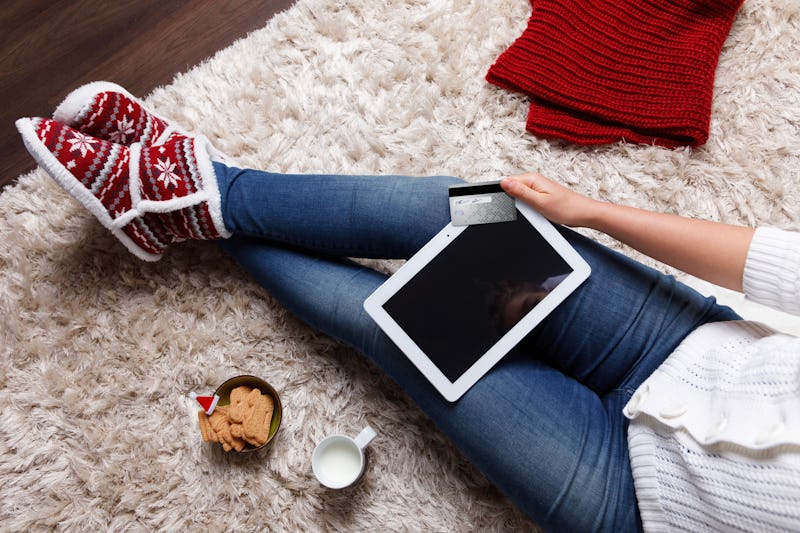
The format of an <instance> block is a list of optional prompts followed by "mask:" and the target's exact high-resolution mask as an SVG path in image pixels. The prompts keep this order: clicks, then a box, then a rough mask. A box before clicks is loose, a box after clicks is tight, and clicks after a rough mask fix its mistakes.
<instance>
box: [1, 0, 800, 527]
mask: <svg viewBox="0 0 800 533" xmlns="http://www.w3.org/2000/svg"><path fill="white" fill-rule="evenodd" d="M529 12H530V5H529V2H528V1H527V0H494V1H485V0H472V1H470V0H410V1H407V2H391V1H388V0H299V2H298V3H297V4H296V5H295V6H294V7H293V8H291V9H290V10H288V11H286V12H284V13H282V14H280V15H278V16H277V17H275V18H274V19H272V20H271V21H270V23H269V24H268V25H267V26H266V27H265V28H263V29H261V30H259V31H256V32H254V33H252V34H250V35H249V36H248V37H247V38H245V39H242V40H240V41H238V42H236V43H234V44H233V45H232V46H230V47H229V48H227V49H225V50H222V51H221V52H219V53H218V54H217V55H216V56H215V57H213V58H212V59H210V60H209V61H207V62H205V63H203V64H201V65H199V66H197V67H196V68H194V69H192V70H191V71H189V72H188V73H186V74H182V75H179V76H177V77H176V78H175V80H174V82H173V83H172V84H170V85H169V86H166V87H162V88H159V89H158V90H156V91H155V92H153V93H152V94H150V95H147V102H148V103H149V104H150V105H151V106H152V107H154V108H155V109H156V110H157V111H158V112H160V113H162V114H164V115H166V116H168V117H172V118H173V119H175V120H177V121H178V122H180V123H183V124H184V125H185V126H186V127H188V128H191V129H194V130H196V131H202V132H204V133H205V134H206V135H207V136H209V137H210V138H211V140H212V142H214V143H215V144H216V145H217V146H218V147H219V148H220V149H222V150H223V151H225V152H227V153H229V154H232V155H234V156H235V157H237V158H238V159H239V160H240V161H241V162H242V163H243V164H245V165H250V166H254V167H259V168H263V169H266V170H271V171H279V172H298V173H310V172H314V173H319V172H325V173H363V174H376V175H379V174H395V173H403V174H411V175H429V174H452V175H457V176H462V177H464V178H466V179H468V180H471V181H475V180H483V179H493V178H498V177H500V176H503V175H507V174H512V173H518V172H521V171H525V170H541V171H542V172H543V173H546V174H548V175H550V176H552V177H554V178H555V179H557V180H559V181H560V182H562V183H565V184H567V185H569V186H571V187H573V188H575V189H576V190H578V191H580V192H582V193H586V194H589V195H591V196H593V197H598V198H603V199H609V200H613V201H618V202H624V203H627V204H630V205H634V206H640V207H648V208H654V209H657V210H661V211H669V212H675V213H682V214H685V215H690V216H696V217H705V218H711V219H715V220H721V221H725V222H730V223H742V224H748V225H757V224H770V225H776V226H781V227H796V219H797V213H798V211H799V209H800V194H798V191H797V183H798V181H800V4H798V3H797V2H769V1H767V0H746V1H745V3H744V6H743V8H742V10H741V11H740V13H739V15H738V16H737V18H736V21H735V23H734V25H733V29H732V31H731V34H730V36H729V38H728V40H727V41H726V43H725V47H724V49H723V51H722V56H721V59H720V63H719V67H718V71H717V77H716V81H715V88H714V103H713V115H712V123H711V138H710V140H709V142H708V143H707V144H706V145H705V146H703V147H701V148H698V149H694V150H691V149H678V150H667V149H663V148H658V147H648V146H637V145H630V144H623V143H618V144H614V145H610V146H602V147H579V146H574V145H570V144H565V143H559V142H553V141H547V140H542V139H537V138H535V137H533V136H531V135H530V134H528V133H526V132H525V131H524V123H525V117H526V113H527V101H526V98H525V97H524V96H522V95H519V94H512V93H509V92H507V91H504V90H500V89H498V88H496V87H494V86H490V85H489V84H487V83H486V82H485V81H484V75H485V73H486V70H487V69H488V67H489V66H490V65H491V64H492V62H493V61H494V59H495V58H496V56H497V55H498V54H499V53H501V52H502V51H503V50H504V49H505V48H506V47H507V46H508V45H509V44H510V43H511V42H513V40H514V39H515V38H516V37H517V36H518V35H519V34H520V33H521V32H522V30H523V28H524V27H525V24H526V21H527V17H528V15H529ZM86 81H91V80H86ZM112 81H113V80H112ZM70 89H72V88H71V87H70V88H60V87H59V88H54V91H63V93H66V92H67V91H68V90H70ZM375 179H380V178H375ZM598 238H600V239H601V240H603V242H606V243H608V244H610V245H612V246H615V247H616V246H618V245H617V244H616V243H613V242H611V241H610V240H609V239H607V238H605V237H603V236H598ZM0 242H2V246H0V272H1V274H0V313H2V329H1V330H0V385H1V386H2V395H1V396H0V412H2V424H0V477H1V478H2V484H0V524H2V526H0V527H1V528H2V529H4V530H9V531H23V530H27V531H31V530H33V531H36V530H48V529H58V530H113V531H146V530H171V531H184V530H189V531H191V530H206V531H218V530H232V531H253V530H272V531H332V530H347V531H372V530H377V529H382V530H390V531H520V530H534V529H535V525H534V524H533V523H532V522H531V521H530V520H529V519H528V518H526V517H525V516H524V515H523V514H522V513H521V512H520V511H519V510H517V509H516V508H515V507H514V506H513V505H512V504H511V503H510V502H509V501H508V500H507V499H506V498H505V497H504V496H503V495H502V494H501V493H500V492H499V491H497V490H496V489H495V488H493V487H492V486H491V485H490V484H489V483H488V482H487V481H486V480H485V478H484V477H483V476H482V475H481V474H480V473H479V472H478V471H477V470H476V469H474V468H473V467H472V466H471V465H470V464H469V463H468V462H467V461H466V460H465V459H464V458H463V457H462V456H461V455H460V454H459V452H458V451H457V450H456V449H455V448H454V447H453V446H452V445H451V444H449V443H448V442H447V441H446V440H445V439H444V438H443V436H442V435H441V434H440V433H439V432H438V431H437V429H436V428H435V427H434V426H433V425H432V424H431V423H430V422H429V421H428V420H427V419H426V417H425V416H424V415H423V414H422V413H421V412H420V411H419V410H418V409H417V408H416V407H415V406H414V405H413V404H412V403H411V402H410V401H409V400H408V399H407V397H406V396H405V395H404V393H403V392H402V391H401V390H400V389H399V388H398V387H397V386H396V385H395V384H394V383H393V382H392V381H391V380H389V379H388V378H386V377H385V376H383V375H382V374H381V372H380V371H379V370H378V369H376V368H375V367H374V366H373V365H372V364H371V363H369V362H367V361H366V360H364V359H363V358H361V357H360V356H359V355H357V354H356V353H354V352H353V351H351V350H349V349H346V348H343V347H341V346H339V345H337V344H336V343H335V342H333V341H332V340H330V339H328V338H326V337H324V336H321V335H319V334H317V333H316V332H314V331H313V330H311V329H309V328H307V327H306V326H304V325H303V324H302V323H300V322H299V321H298V320H296V319H295V318H293V317H292V316H289V315H288V314H287V313H286V312H285V311H284V310H283V309H282V308H281V307H280V306H279V305H278V304H277V303H276V302H275V301H274V300H273V299H272V298H271V297H270V296H269V295H268V294H266V293H265V292H264V291H263V290H262V289H261V288H260V287H259V286H257V285H256V284H255V283H253V282H252V281H251V280H250V279H248V277H247V276H246V275H245V274H244V273H243V272H242V271H241V270H239V269H238V268H237V267H236V266H235V265H234V264H233V263H232V262H231V261H230V260H229V259H227V258H226V256H225V255H224V254H223V253H222V252H220V251H219V249H218V248H217V247H216V246H214V245H213V244H208V243H197V244H187V245H184V246H180V247H177V248H175V249H172V250H170V251H168V253H167V256H166V257H165V258H164V259H163V260H162V261H161V262H159V263H156V264H147V263H144V262H141V261H138V260H136V259H135V258H134V257H133V256H131V255H130V254H129V253H128V252H127V251H125V249H124V248H123V247H122V246H121V245H120V244H119V243H117V242H116V241H115V240H114V239H113V238H112V237H111V236H110V235H108V234H107V233H106V232H105V231H104V230H103V229H102V228H101V227H100V225H99V224H98V223H97V222H96V221H95V220H94V219H93V218H92V217H91V216H90V215H89V214H88V213H86V212H85V211H84V210H83V209H81V208H80V207H79V206H78V204H77V203H76V202H75V201H73V200H72V199H71V198H70V197H68V196H67V195H66V194H65V193H64V192H62V191H61V190H60V189H59V188H58V187H57V186H56V185H55V184H54V183H53V182H51V180H50V179H49V178H48V177H47V176H46V175H45V174H44V173H43V172H42V171H40V170H37V171H34V172H32V173H29V174H27V175H25V176H22V177H21V178H20V179H19V180H18V182H17V184H16V185H15V186H13V187H11V188H10V189H8V190H6V191H5V192H4V193H3V194H2V195H1V196H0ZM625 251H626V252H630V251H629V250H625ZM394 266H395V265H392V264H387V265H386V267H387V268H393V267H394ZM656 266H658V267H659V268H663V267H662V266H660V265H656ZM686 279H687V280H688V281H689V282H690V283H694V284H696V285H697V286H698V287H700V288H701V289H703V290H706V291H708V292H710V293H714V294H719V295H720V296H721V297H722V298H723V299H725V300H726V301H731V302H732V303H733V304H734V305H735V306H737V309H740V310H741V311H742V312H743V313H745V314H746V315H747V316H752V317H757V318H760V319H762V320H767V321H770V322H773V323H775V324H778V325H779V326H781V327H783V328H785V329H787V330H790V331H795V332H797V331H800V328H798V326H797V321H796V319H793V318H789V317H785V316H783V315H779V314H777V313H773V312H771V311H768V310H764V309H762V308H759V307H757V306H755V305H753V304H749V303H747V302H744V301H743V300H742V299H741V298H739V297H737V296H735V295H732V294H730V293H727V292H724V291H720V290H718V289H716V288H714V287H712V286H709V285H706V284H701V283H699V282H697V281H695V280H691V279H688V278H686ZM242 373H253V374H257V375H260V376H262V377H264V378H265V379H267V380H268V381H270V382H271V383H272V384H273V385H274V386H275V387H276V388H277V389H278V390H279V391H280V392H281V395H282V399H283V405H284V407H285V417H284V421H283V425H282V427H281V430H280V432H279V433H278V435H277V437H276V439H275V440H274V441H273V442H272V443H271V445H270V446H269V447H268V448H267V449H266V450H263V451H261V452H259V453H256V454H249V455H246V456H236V455H228V454H224V453H222V452H221V451H220V450H219V449H218V448H216V447H215V446H211V445H205V444H203V443H201V442H200V437H199V433H198V429H197V420H196V416H195V412H196V405H195V404H194V402H192V401H191V400H190V399H189V398H187V396H186V395H187V393H188V392H189V391H192V390H195V391H210V390H213V388H214V387H215V386H216V385H218V384H220V383H221V382H222V381H224V380H225V379H226V378H228V377H231V376H233V375H237V374H242ZM365 424H370V425H372V426H373V427H374V428H375V429H377V430H378V432H379V435H378V437H377V438H376V439H375V440H374V441H373V443H372V444H371V445H370V464H369V469H368V471H367V473H366V475H365V477H364V479H363V481H362V482H361V484H360V485H358V486H357V487H356V488H354V489H352V490H349V491H345V492H341V493H339V492H332V491H329V490H326V489H324V488H321V487H320V486H319V484H318V483H317V482H316V481H315V480H314V478H313V476H312V474H311V465H310V456H311V452H312V450H313V447H314V443H315V442H316V441H318V440H319V439H321V438H322V437H323V436H324V435H326V434H328V433H331V432H344V433H351V434H355V432H357V431H358V430H359V429H361V427H363V426H364V425H365ZM532 445H535V444H532ZM530 482H531V483H536V480H535V479H532V480H530Z"/></svg>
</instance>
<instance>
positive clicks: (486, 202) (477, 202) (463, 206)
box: [448, 180, 517, 226]
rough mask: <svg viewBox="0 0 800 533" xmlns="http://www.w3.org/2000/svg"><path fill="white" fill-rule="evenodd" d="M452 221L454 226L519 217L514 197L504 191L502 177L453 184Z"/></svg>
mask: <svg viewBox="0 0 800 533" xmlns="http://www.w3.org/2000/svg"><path fill="white" fill-rule="evenodd" d="M448 193H449V195H450V221H451V222H452V223H453V225H454V226H471V225H473V224H493V223H495V222H509V221H511V220H516V219H517V208H516V206H515V205H514V199H513V198H512V197H511V196H509V195H508V194H506V193H505V191H503V189H502V187H500V181H499V180H498V181H484V182H480V183H463V184H458V185H451V186H450V187H449V188H448Z"/></svg>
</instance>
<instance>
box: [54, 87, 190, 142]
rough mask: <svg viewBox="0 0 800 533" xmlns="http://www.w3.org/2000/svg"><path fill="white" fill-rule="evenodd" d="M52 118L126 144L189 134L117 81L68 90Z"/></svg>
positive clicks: (100, 137)
mask: <svg viewBox="0 0 800 533" xmlns="http://www.w3.org/2000/svg"><path fill="white" fill-rule="evenodd" d="M53 119H54V120H55V121H56V122H61V123H62V124H65V125H67V126H69V127H71V128H74V129H76V130H78V131H80V132H82V133H87V134H89V135H91V136H92V137H96V138H98V139H103V140H106V141H111V142H113V143H118V144H122V145H125V146H129V145H131V144H133V143H135V142H140V143H142V144H143V145H145V146H151V145H154V144H163V143H164V142H166V141H167V140H168V139H169V138H170V137H171V136H172V135H173V134H174V133H180V134H182V135H184V136H188V135H187V134H186V133H185V132H184V131H183V130H182V129H181V128H180V127H179V126H178V125H177V124H175V123H174V122H173V121H171V120H168V119H166V118H162V117H159V116H158V115H156V114H155V113H153V112H152V111H150V110H148V109H147V108H146V107H145V106H144V104H142V102H140V101H139V99H137V98H136V97H135V96H133V95H132V94H131V93H129V92H128V91H127V90H125V89H124V88H123V87H120V86H119V85H117V84H116V83H111V82H108V81H95V82H92V83H87V84H86V85H82V86H80V87H78V88H77V89H75V90H74V91H72V92H71V93H69V94H68V95H67V97H66V98H65V99H64V101H63V102H61V103H60V104H59V105H58V107H57V108H56V110H55V111H54V112H53Z"/></svg>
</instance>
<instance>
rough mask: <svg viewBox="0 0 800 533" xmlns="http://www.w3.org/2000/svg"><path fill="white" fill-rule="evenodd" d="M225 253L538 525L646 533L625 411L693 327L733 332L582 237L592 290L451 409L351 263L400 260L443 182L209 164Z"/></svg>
mask: <svg viewBox="0 0 800 533" xmlns="http://www.w3.org/2000/svg"><path fill="white" fill-rule="evenodd" d="M215 170H216V172H217V175H218V179H219V185H220V191H221V195H222V207H223V217H224V221H225V225H226V226H227V227H228V228H229V229H230V230H232V231H233V233H234V236H233V237H232V238H230V239H228V240H225V241H224V242H223V243H222V246H223V247H224V248H225V250H226V251H227V252H228V253H229V254H230V255H231V256H232V257H233V258H234V259H235V260H236V261H237V262H238V263H240V264H241V265H242V266H243V267H244V268H245V269H246V270H247V271H249V272H250V273H251V274H252V275H253V276H254V277H255V279H256V280H258V282H259V283H260V284H261V285H263V286H264V287H265V288H266V289H267V290H268V291H269V292H270V294H272V295H273V296H274V297H276V298H277V299H278V300H279V301H280V302H282V304H283V305H285V306H286V307H287V308H288V309H289V310H290V311H291V312H293V313H294V314H295V315H297V316H298V317H300V318H301V319H302V320H304V321H305V322H306V323H308V324H309V325H311V326H313V327H315V328H317V329H319V330H321V331H323V332H325V333H327V334H328V335H331V336H333V337H335V338H337V339H339V340H341V341H342V342H344V343H347V344H349V345H350V346H352V347H354V348H355V349H356V350H358V351H360V352H361V353H363V354H365V355H366V356H367V357H369V358H370V359H371V360H373V361H374V362H375V363H377V364H378V365H379V366H380V367H381V368H382V369H383V370H385V371H386V372H387V373H388V374H389V375H390V376H391V377H392V378H393V379H394V380H395V381H396V382H397V383H398V384H399V385H400V387H402V388H403V390H405V391H406V393H408V395H409V396H410V397H411V398H412V399H413V400H414V401H415V402H416V403H417V404H418V405H419V406H420V407H421V408H422V409H423V410H424V411H425V413H427V415H428V416H429V417H430V418H431V419H432V420H433V421H434V422H435V423H436V425H437V426H438V427H439V428H440V429H441V430H442V431H443V432H444V433H445V434H446V435H447V436H448V437H449V438H450V439H451V440H452V441H453V443H455V445H456V446H457V447H458V448H459V449H460V450H461V451H462V452H463V453H464V454H465V455H466V456H467V457H468V458H469V459H470V460H471V461H472V462H473V463H474V464H475V465H476V466H477V467H478V468H479V469H480V470H481V471H482V472H483V473H484V474H485V475H486V477H487V478H488V479H489V480H491V481H492V482H493V483H494V484H495V485H496V486H497V487H498V488H500V489H501V490H502V491H503V492H504V493H505V494H506V495H507V496H508V497H509V498H510V499H511V500H513V501H514V502H515V503H516V505H518V506H519V507H520V508H521V509H522V510H523V511H524V512H525V513H527V514H528V515H529V516H530V517H531V518H532V519H533V520H534V521H536V522H537V523H538V524H540V525H542V526H543V527H545V528H547V529H552V530H555V531H615V532H619V531H636V530H640V529H641V523H640V520H639V515H638V509H637V505H636V497H635V494H634V488H633V479H632V476H631V468H630V463H629V460H628V449H627V440H626V432H627V426H628V423H627V420H626V419H625V418H624V417H623V415H622V407H623V406H624V405H625V403H626V402H627V401H628V399H629V398H630V396H631V395H632V394H633V391H634V390H635V389H636V388H637V386H638V385H639V384H640V383H641V382H642V381H643V380H644V379H645V378H647V376H649V375H650V373H651V372H653V370H654V369H655V368H656V367H658V365H659V364H661V362H662V361H663V360H664V359H665V358H666V357H667V356H668V355H669V354H670V353H671V352H672V351H673V349H674V348H675V347H676V346H677V345H678V343H680V342H681V340H682V339H683V338H684V337H686V335H688V334H689V333H690V332H691V331H692V330H694V329H695V328H697V327H698V326H699V325H701V324H703V323H706V322H712V321H718V320H733V319H737V318H738V317H737V316H736V314H735V313H734V312H733V311H731V310H730V309H728V308H727V307H722V306H719V305H717V304H716V303H715V301H714V299H712V298H705V297H703V296H702V295H700V294H698V293H697V292H695V291H693V290H691V289H690V288H688V287H686V286H685V285H682V284H680V283H678V282H676V281H675V280H674V279H673V278H672V277H669V276H666V275H664V274H662V273H660V272H658V271H656V270H653V269H651V268H648V267H646V266H644V265H642V264H640V263H638V262H635V261H633V260H631V259H629V258H627V257H625V256H623V255H621V254H619V253H617V252H615V251H613V250H610V249H608V248H606V247H604V246H602V245H600V244H598V243H596V242H594V241H592V240H590V239H587V238H585V237H583V236H581V235H580V234H578V233H576V232H574V231H572V230H569V229H566V228H559V231H561V232H562V234H563V235H564V236H565V237H566V238H567V240H568V241H569V242H570V243H571V244H572V245H573V246H574V247H575V248H576V249H577V251H578V252H579V253H580V254H581V255H582V256H583V257H584V259H585V260H586V261H587V262H589V264H590V265H591V267H592V275H591V276H590V278H589V280H588V281H586V282H585V283H584V284H583V285H582V286H581V287H580V288H579V289H578V290H577V291H576V292H575V293H573V294H572V295H571V296H570V297H569V298H568V299H567V300H566V301H565V302H564V303H562V304H561V305H560V306H559V307H558V308H557V309H556V310H555V311H554V312H553V313H552V314H551V315H550V316H549V317H548V318H547V319H546V320H545V321H544V322H542V323H541V324H540V325H539V326H538V327H537V328H536V329H535V330H534V331H533V332H532V333H531V334H530V335H529V336H528V337H527V338H525V339H524V340H523V341H522V342H521V343H520V345H519V346H518V347H517V348H516V349H515V350H514V351H513V352H512V353H511V354H509V355H507V356H506V357H505V358H504V359H503V360H502V361H501V362H500V363H499V364H498V365H497V366H496V367H494V369H492V371H491V372H490V373H489V374H488V375H486V376H485V377H484V378H482V379H481V380H480V381H479V382H478V383H477V384H476V385H475V386H473V387H472V388H471V389H470V390H469V391H468V392H467V393H466V394H465V395H464V396H463V397H462V398H461V399H459V400H458V401H457V402H455V403H449V402H447V401H446V400H444V399H443V398H442V396H441V395H440V394H439V393H438V392H437V391H436V390H435V389H434V388H433V387H432V386H431V385H430V384H429V383H428V381H427V380H426V379H425V378H424V377H423V376H422V375H421V374H420V373H419V372H418V371H417V370H416V368H415V367H414V366H413V365H412V364H411V363H410V362H409V361H408V360H407V359H406V357H405V356H404V355H403V354H402V353H401V352H400V351H399V350H398V349H397V348H396V347H395V345H394V344H393V343H392V341H390V340H389V339H388V338H387V337H386V336H385V335H384V334H383V333H382V332H381V330H380V329H379V328H378V327H376V325H375V324H374V322H373V321H372V319H371V318H370V317H369V316H368V315H367V314H366V313H365V312H364V309H363V307H362V304H363V302H364V300H365V299H366V297H367V296H368V295H369V294H371V293H372V292H373V291H374V290H375V289H376V288H377V287H378V286H379V285H380V284H382V283H383V282H384V281H385V279H386V276H384V275H383V274H380V273H378V272H375V271H374V270H372V269H369V268H366V267H363V266H361V265H358V264H356V263H354V262H352V261H350V260H348V259H346V258H347V257H368V258H408V257H410V256H411V255H413V254H414V253H415V252H416V251H417V250H418V249H419V248H420V247H421V246H422V245H423V244H425V243H426V242H427V241H428V240H429V239H430V238H431V237H432V236H433V235H435V234H436V233H437V232H438V231H439V230H440V229H441V228H442V227H443V226H444V225H445V224H446V223H447V222H448V221H449V218H450V215H449V207H448V201H447V186H448V185H450V184H452V183H457V182H458V181H459V180H457V179H455V178H447V177H431V178H409V177H400V176H388V177H361V176H317V175H280V174H270V173H265V172H260V171H253V170H240V169H235V168H227V167H225V166H223V165H220V164H215Z"/></svg>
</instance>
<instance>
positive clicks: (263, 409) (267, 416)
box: [242, 389, 274, 446]
mask: <svg viewBox="0 0 800 533" xmlns="http://www.w3.org/2000/svg"><path fill="white" fill-rule="evenodd" d="M255 393H258V394H255ZM247 404H248V409H247V410H246V411H245V414H244V420H243V421H242V431H243V433H244V439H245V440H247V442H249V443H251V444H253V443H254V442H255V443H256V444H254V446H261V445H262V444H264V443H265V442H267V439H268V438H269V426H270V422H271V421H272V411H273V410H274V402H273V401H272V396H270V395H268V394H261V391H259V390H258V389H254V390H253V391H251V392H250V394H248V395H247Z"/></svg>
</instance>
